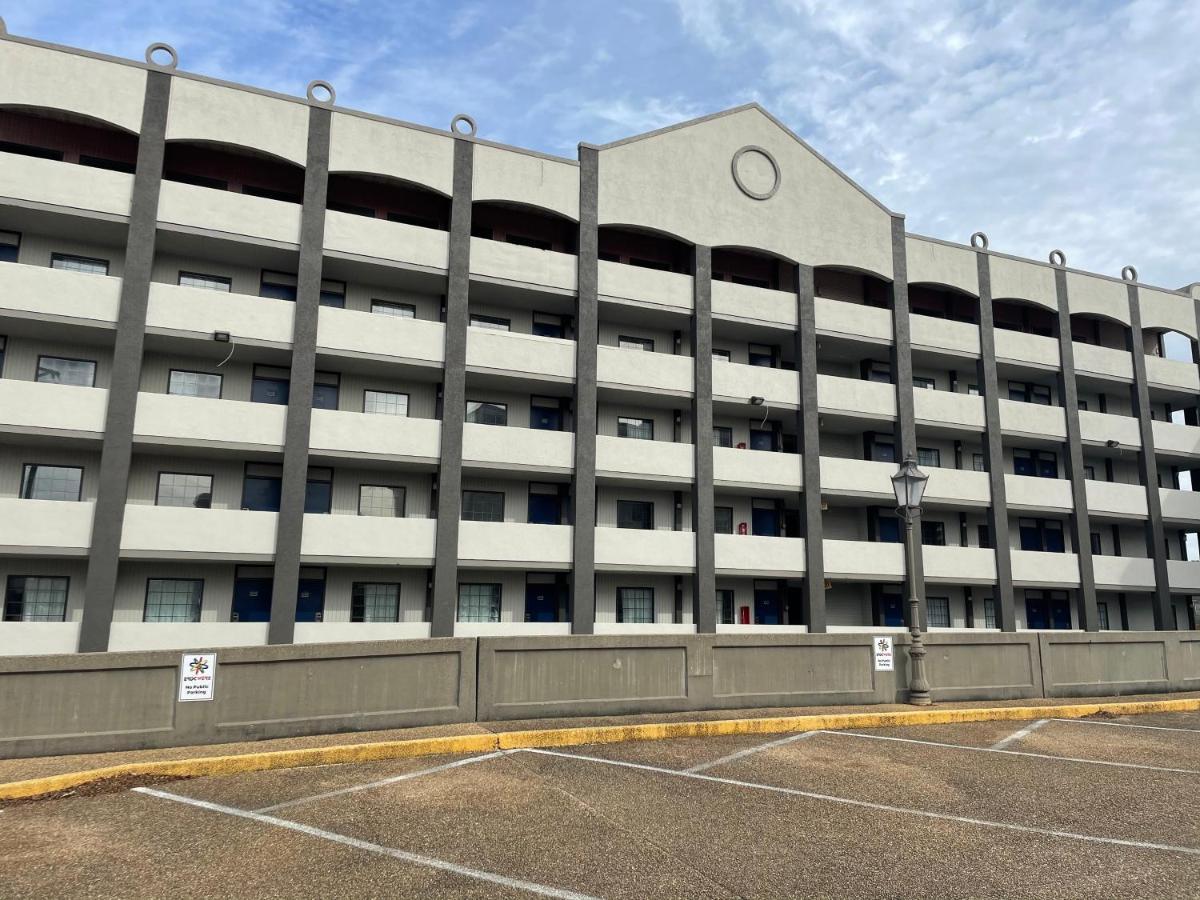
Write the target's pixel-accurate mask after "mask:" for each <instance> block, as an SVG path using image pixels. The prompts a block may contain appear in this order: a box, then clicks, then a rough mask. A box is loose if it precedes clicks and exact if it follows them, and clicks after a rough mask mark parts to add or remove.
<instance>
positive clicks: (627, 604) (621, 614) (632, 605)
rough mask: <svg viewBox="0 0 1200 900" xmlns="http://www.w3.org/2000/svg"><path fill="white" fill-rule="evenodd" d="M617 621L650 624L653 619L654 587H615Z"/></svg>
mask: <svg viewBox="0 0 1200 900" xmlns="http://www.w3.org/2000/svg"><path fill="white" fill-rule="evenodd" d="M617 621H618V622H633V623H636V624H642V625H644V624H650V623H652V622H653V621H654V588H649V587H622V588H617Z"/></svg>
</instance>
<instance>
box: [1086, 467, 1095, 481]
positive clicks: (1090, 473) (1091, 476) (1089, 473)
mask: <svg viewBox="0 0 1200 900" xmlns="http://www.w3.org/2000/svg"><path fill="white" fill-rule="evenodd" d="M1083 477H1084V478H1086V479H1087V480H1088V481H1095V480H1096V467H1095V466H1084V467H1083Z"/></svg>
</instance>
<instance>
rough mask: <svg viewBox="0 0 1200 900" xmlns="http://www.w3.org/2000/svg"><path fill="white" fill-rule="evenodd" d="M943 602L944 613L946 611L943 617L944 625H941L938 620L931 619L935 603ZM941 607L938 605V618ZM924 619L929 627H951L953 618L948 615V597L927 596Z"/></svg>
mask: <svg viewBox="0 0 1200 900" xmlns="http://www.w3.org/2000/svg"><path fill="white" fill-rule="evenodd" d="M943 603H944V604H945V607H944V609H945V613H946V618H945V622H946V624H945V625H942V624H940V623H939V622H934V621H933V618H934V608H935V604H939V605H940V604H943ZM942 609H943V607H940V606H939V608H938V616H939V619H940V618H941V611H942ZM925 619H926V621H927V622H928V623H929V627H930V628H951V627H953V625H954V619H953V617H952V616H951V615H950V598H949V597H928V596H927V597H926V598H925Z"/></svg>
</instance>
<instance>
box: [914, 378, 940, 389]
mask: <svg viewBox="0 0 1200 900" xmlns="http://www.w3.org/2000/svg"><path fill="white" fill-rule="evenodd" d="M913 387H915V388H921V389H922V390H926V391H933V390H936V389H937V382H936V381H934V380H933V379H932V378H926V377H925V376H924V375H914V376H913Z"/></svg>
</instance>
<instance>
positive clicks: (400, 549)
mask: <svg viewBox="0 0 1200 900" xmlns="http://www.w3.org/2000/svg"><path fill="white" fill-rule="evenodd" d="M436 532H437V521H436V520H434V519H387V518H383V517H381V516H348V515H313V514H311V513H310V514H307V515H305V517H304V532H303V536H302V537H301V540H300V557H301V559H302V561H303V562H305V563H308V564H310V565H321V564H338V565H351V566H370V565H399V566H430V565H433V544H434V537H435V535H436Z"/></svg>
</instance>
